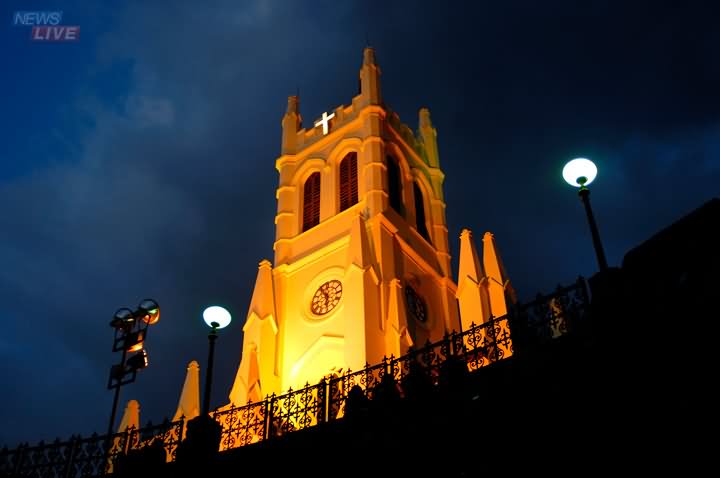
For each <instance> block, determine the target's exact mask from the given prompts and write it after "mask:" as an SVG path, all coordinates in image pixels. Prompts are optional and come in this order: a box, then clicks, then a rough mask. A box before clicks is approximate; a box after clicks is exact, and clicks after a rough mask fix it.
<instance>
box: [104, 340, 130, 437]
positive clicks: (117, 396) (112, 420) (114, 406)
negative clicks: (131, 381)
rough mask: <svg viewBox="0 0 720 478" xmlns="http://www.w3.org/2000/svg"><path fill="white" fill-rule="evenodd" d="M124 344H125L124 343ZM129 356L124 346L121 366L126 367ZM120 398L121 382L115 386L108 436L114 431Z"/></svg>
mask: <svg viewBox="0 0 720 478" xmlns="http://www.w3.org/2000/svg"><path fill="white" fill-rule="evenodd" d="M123 345H124V344H123ZM126 358H127V350H126V348H125V347H124V346H123V351H122V359H120V366H121V367H122V368H123V370H124V369H125V359H126ZM119 399H120V383H117V384H116V386H115V397H114V398H113V404H112V412H110V423H108V431H107V434H108V437H109V436H110V435H112V433H113V425H114V424H115V415H116V414H117V406H118V400H119Z"/></svg>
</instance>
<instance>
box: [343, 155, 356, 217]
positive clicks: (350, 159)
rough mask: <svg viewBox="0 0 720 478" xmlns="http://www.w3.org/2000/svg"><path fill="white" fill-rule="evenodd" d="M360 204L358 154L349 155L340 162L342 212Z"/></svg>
mask: <svg viewBox="0 0 720 478" xmlns="http://www.w3.org/2000/svg"><path fill="white" fill-rule="evenodd" d="M357 202H358V177H357V153H348V155H347V156H345V157H344V158H343V160H342V161H341V162H340V210H341V211H344V210H345V209H347V208H349V207H350V206H352V205H354V204H357Z"/></svg>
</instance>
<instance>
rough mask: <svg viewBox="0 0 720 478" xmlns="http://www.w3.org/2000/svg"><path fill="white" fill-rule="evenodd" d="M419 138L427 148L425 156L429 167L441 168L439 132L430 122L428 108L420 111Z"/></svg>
mask: <svg viewBox="0 0 720 478" xmlns="http://www.w3.org/2000/svg"><path fill="white" fill-rule="evenodd" d="M418 136H419V137H420V141H422V143H423V145H424V146H425V154H426V155H427V161H428V166H430V167H432V168H437V167H439V166H440V155H439V154H438V147H437V130H436V129H435V128H434V127H433V125H432V121H431V120H430V110H429V109H427V108H421V109H420V118H419V121H418Z"/></svg>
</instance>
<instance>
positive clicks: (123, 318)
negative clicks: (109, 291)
mask: <svg viewBox="0 0 720 478" xmlns="http://www.w3.org/2000/svg"><path fill="white" fill-rule="evenodd" d="M158 320H160V306H159V305H158V303H157V302H155V301H154V300H152V299H145V300H143V301H142V302H140V304H139V305H138V307H137V309H136V310H131V309H128V308H127V307H123V308H121V309H118V311H117V312H115V316H114V317H113V319H112V320H111V321H110V327H112V328H113V329H114V330H115V339H114V341H113V348H112V351H113V352H120V351H122V357H121V359H120V363H119V364H116V365H113V366H112V367H111V368H110V378H109V380H108V390H113V389H115V398H114V399H113V405H112V412H111V413H110V423H109V424H108V433H107V434H108V437H109V436H110V435H112V432H113V425H114V424H115V414H116V412H117V405H118V399H119V398H120V387H122V386H123V385H127V384H128V383H132V382H134V381H135V377H136V376H137V372H138V370H142V369H144V368H145V367H147V366H148V355H147V352H146V351H145V348H144V345H145V340H146V339H147V329H148V326H150V325H153V324H155V323H157V321H158ZM128 353H131V354H133V355H131V356H130V358H128Z"/></svg>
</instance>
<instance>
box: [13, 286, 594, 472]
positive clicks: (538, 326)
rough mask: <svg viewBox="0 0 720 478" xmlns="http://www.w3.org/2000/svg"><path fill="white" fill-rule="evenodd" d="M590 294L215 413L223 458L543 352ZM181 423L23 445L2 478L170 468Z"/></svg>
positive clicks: (579, 290)
mask: <svg viewBox="0 0 720 478" xmlns="http://www.w3.org/2000/svg"><path fill="white" fill-rule="evenodd" d="M588 302H589V300H588V291H587V286H586V284H585V280H584V279H582V278H579V279H578V281H577V282H575V283H574V284H572V285H570V286H568V287H558V289H557V290H556V291H555V292H553V293H552V294H548V295H538V297H537V298H536V299H535V300H533V301H532V302H530V303H527V304H521V305H518V306H517V307H515V309H514V310H513V312H512V313H511V314H510V315H509V316H505V317H499V318H493V319H491V320H489V321H487V322H485V323H482V324H479V325H473V326H472V327H471V328H470V329H468V330H466V331H463V332H460V333H456V332H453V333H451V334H447V335H446V336H445V337H444V338H443V339H442V340H440V341H438V342H435V343H428V344H427V345H425V346H424V347H422V348H421V349H418V350H410V351H409V352H408V353H407V354H406V355H404V356H402V357H398V358H395V357H389V358H384V359H383V360H382V361H381V363H379V364H376V365H373V366H370V365H366V367H365V368H364V369H363V370H358V371H356V372H352V371H347V372H346V373H344V374H343V375H340V376H332V377H329V378H324V379H322V380H321V381H320V382H319V383H318V384H316V385H307V386H305V387H304V388H302V389H300V390H292V389H291V390H289V391H288V392H287V393H285V394H283V395H278V396H276V395H270V396H269V397H267V398H266V399H265V400H264V401H262V402H257V403H250V404H248V405H245V406H242V407H234V406H232V407H230V408H227V409H224V410H217V411H215V412H213V414H212V416H213V418H214V419H215V420H216V421H217V422H219V423H220V425H221V426H222V436H221V442H220V451H223V450H228V449H232V448H237V447H241V446H245V445H249V444H252V443H258V442H261V441H264V440H271V439H273V438H275V437H279V436H282V435H285V434H287V433H290V432H293V431H296V430H302V429H305V428H308V427H313V426H316V425H318V424H321V423H325V422H328V421H334V420H338V419H341V418H343V417H344V416H346V412H347V410H346V408H347V407H346V406H347V402H348V399H349V398H350V397H351V396H352V395H353V394H355V397H357V396H358V395H359V396H360V398H361V399H363V400H366V401H368V402H370V401H372V400H374V399H376V398H378V394H379V393H386V390H385V389H384V388H383V384H387V383H392V389H393V393H397V394H398V396H399V397H402V396H404V395H407V394H409V393H411V391H412V384H411V383H412V379H413V377H414V376H415V375H417V374H416V372H417V371H420V373H421V375H422V377H423V380H424V383H425V385H426V386H429V387H432V386H437V385H438V384H439V383H440V380H441V378H442V373H443V367H444V366H446V365H447V364H449V363H450V362H451V361H454V362H453V363H460V364H463V365H464V366H466V367H467V371H468V372H473V371H476V370H478V369H480V368H482V367H485V366H488V365H490V364H492V363H494V362H497V361H500V360H504V359H507V358H508V357H511V356H512V355H513V354H515V353H516V350H517V347H518V346H519V345H521V344H522V346H530V347H531V346H536V345H542V344H544V343H546V342H548V341H551V340H553V339H556V338H558V337H561V336H564V335H567V334H569V333H571V332H572V331H573V330H575V329H576V328H577V327H578V326H579V324H582V319H583V316H584V314H585V312H586V310H587V304H588ZM184 432H185V420H184V419H180V420H179V421H175V422H169V421H165V422H163V423H161V424H159V425H150V424H149V425H147V426H146V427H144V428H141V429H139V430H136V429H133V428H131V429H129V430H126V431H125V432H122V433H116V434H114V435H110V436H109V437H108V436H98V435H92V436H91V437H88V438H81V437H79V436H78V437H72V438H70V440H68V441H65V442H61V441H60V440H56V441H55V442H53V443H47V444H45V443H42V442H40V443H39V444H38V445H36V446H28V445H21V446H19V447H18V448H16V449H13V450H8V449H7V448H3V449H2V450H0V477H3V476H12V477H15V476H22V477H26V476H27V477H58V478H60V477H65V478H76V477H93V476H103V475H107V474H111V473H112V472H113V468H114V467H115V466H116V464H117V461H118V459H119V458H121V457H122V456H123V455H125V454H126V453H128V452H129V451H130V450H138V451H139V450H142V449H143V448H146V447H150V446H157V445H158V443H162V446H163V447H164V449H165V454H166V461H168V462H170V461H174V460H175V458H176V453H177V449H178V446H179V444H180V442H181V441H182V440H183V438H184Z"/></svg>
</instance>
